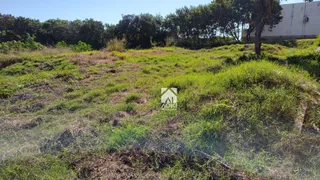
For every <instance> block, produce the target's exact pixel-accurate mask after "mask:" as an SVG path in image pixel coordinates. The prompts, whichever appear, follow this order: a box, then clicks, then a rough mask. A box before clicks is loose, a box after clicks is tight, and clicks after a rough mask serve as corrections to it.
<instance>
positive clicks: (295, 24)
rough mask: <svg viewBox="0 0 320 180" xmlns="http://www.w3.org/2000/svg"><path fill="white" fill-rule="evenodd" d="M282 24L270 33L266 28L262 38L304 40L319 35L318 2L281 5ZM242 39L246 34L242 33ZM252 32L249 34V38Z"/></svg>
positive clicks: (319, 4) (319, 14)
mask: <svg viewBox="0 0 320 180" xmlns="http://www.w3.org/2000/svg"><path fill="white" fill-rule="evenodd" d="M281 6H282V8H283V10H282V16H283V19H282V22H280V23H279V24H277V25H276V27H274V28H273V29H272V30H271V31H270V30H269V28H268V27H267V26H266V27H265V28H264V31H263V33H262V38H264V39H273V38H305V37H316V36H317V35H318V34H320V1H315V2H305V3H304V2H302V3H295V4H283V5H281ZM243 35H244V38H245V35H246V33H243ZM253 36H254V32H253V33H251V37H253Z"/></svg>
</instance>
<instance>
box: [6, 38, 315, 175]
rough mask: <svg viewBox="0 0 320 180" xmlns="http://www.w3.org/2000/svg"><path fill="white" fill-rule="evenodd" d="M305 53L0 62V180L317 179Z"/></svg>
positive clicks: (210, 52)
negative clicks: (165, 94) (174, 105)
mask: <svg viewBox="0 0 320 180" xmlns="http://www.w3.org/2000/svg"><path fill="white" fill-rule="evenodd" d="M312 44H313V42H312V41H311V40H303V41H298V43H297V44H296V45H295V46H294V47H286V46H282V45H275V44H265V45H263V51H264V55H263V57H262V58H257V57H256V56H255V55H254V54H253V45H230V46H222V47H218V48H213V49H203V50H198V51H191V50H186V49H181V48H175V47H168V48H154V49H150V50H128V51H125V52H104V51H91V52H85V53H74V52H71V51H67V50H63V49H44V50H41V51H34V52H21V53H16V54H14V55H5V54H1V55H0V104H1V106H0V145H1V146H0V163H1V164H0V179H73V178H80V179H85V178H89V179H92V178H99V177H100V178H102V179H105V178H108V179H113V178H115V179H130V178H134V179H136V178H137V179H170V178H171V179H178V178H182V179H220V178H221V179H251V178H261V179H264V178H266V179H267V178H275V179H319V178H320V155H319V152H320V139H319V133H320V130H319V127H320V84H319V78H320V54H319V53H316V52H315V49H316V47H315V46H313V45H312ZM164 87H176V88H178V90H179V92H178V110H177V111H163V110H161V108H160V96H161V94H160V90H161V88H164ZM192 177H193V178H192Z"/></svg>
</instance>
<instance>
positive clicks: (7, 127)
mask: <svg viewBox="0 0 320 180" xmlns="http://www.w3.org/2000/svg"><path fill="white" fill-rule="evenodd" d="M43 122H44V119H43V118H41V117H37V118H34V119H28V120H26V119H20V118H13V117H0V134H1V133H5V131H19V130H22V129H32V128H35V127H37V126H38V125H40V124H41V123H43Z"/></svg>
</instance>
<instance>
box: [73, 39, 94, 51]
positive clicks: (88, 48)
mask: <svg viewBox="0 0 320 180" xmlns="http://www.w3.org/2000/svg"><path fill="white" fill-rule="evenodd" d="M71 49H72V50H73V51H75V52H84V51H91V50H92V48H91V45H90V44H86V43H85V42H82V41H79V42H78V44H77V45H71Z"/></svg>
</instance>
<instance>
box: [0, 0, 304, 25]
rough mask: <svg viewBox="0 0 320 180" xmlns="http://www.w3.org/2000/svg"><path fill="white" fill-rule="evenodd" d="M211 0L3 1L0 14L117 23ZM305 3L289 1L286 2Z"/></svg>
mask: <svg viewBox="0 0 320 180" xmlns="http://www.w3.org/2000/svg"><path fill="white" fill-rule="evenodd" d="M210 2H211V0H0V13H2V14H11V15H14V16H23V17H28V18H32V19H39V20H40V21H45V20H48V19H57V18H59V19H64V20H75V19H80V20H84V19H87V18H93V19H95V20H98V21H102V22H103V23H109V24H116V23H118V22H119V20H120V19H121V17H122V16H121V15H125V14H140V13H150V14H153V15H156V14H160V15H162V16H166V15H167V14H169V13H173V12H175V10H176V9H177V8H181V7H183V6H190V5H193V6H197V5H200V4H208V3H210ZM296 2H303V0H287V1H285V3H296Z"/></svg>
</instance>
